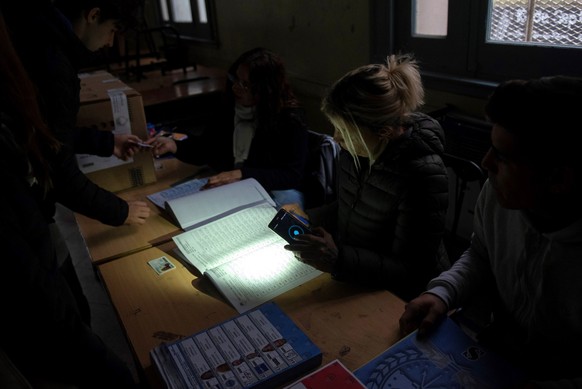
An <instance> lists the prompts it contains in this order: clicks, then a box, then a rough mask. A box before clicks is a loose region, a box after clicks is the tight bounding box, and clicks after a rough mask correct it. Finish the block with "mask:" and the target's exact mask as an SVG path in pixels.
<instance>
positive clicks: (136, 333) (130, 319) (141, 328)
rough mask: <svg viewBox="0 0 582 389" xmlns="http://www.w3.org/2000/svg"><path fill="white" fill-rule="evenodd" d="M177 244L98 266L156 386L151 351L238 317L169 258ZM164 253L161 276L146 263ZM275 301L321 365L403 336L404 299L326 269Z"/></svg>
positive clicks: (354, 358) (360, 359)
mask: <svg viewBox="0 0 582 389" xmlns="http://www.w3.org/2000/svg"><path fill="white" fill-rule="evenodd" d="M174 247H175V245H174V244H173V242H168V243H166V244H165V245H161V246H159V248H158V247H154V248H149V249H146V250H142V251H140V252H137V253H134V254H130V255H127V256H125V257H123V258H119V259H116V260H115V261H111V262H107V263H103V264H100V265H99V266H98V271H99V274H100V275H101V277H102V280H103V282H104V285H105V286H106V288H107V290H108V293H109V296H110V297H111V300H112V302H113V305H114V306H115V309H116V310H117V314H118V316H119V318H120V320H121V323H122V325H123V328H124V330H125V332H126V335H127V337H128V339H129V343H130V345H131V347H132V349H133V352H134V354H135V356H136V359H137V361H138V362H139V365H140V366H141V367H142V369H143V372H144V374H145V377H146V378H147V380H148V382H149V383H151V386H152V387H153V388H158V387H159V388H162V387H163V386H164V385H163V384H162V383H161V382H160V379H159V377H158V375H157V372H156V371H155V367H154V366H153V365H152V364H151V361H150V357H149V352H150V350H151V349H152V348H154V347H156V346H157V345H159V344H160V343H161V342H166V341H174V340H177V339H179V338H181V337H185V336H189V335H191V334H193V333H195V332H198V331H201V330H204V329H206V328H208V327H211V326H213V325H215V324H217V323H219V322H222V321H224V320H227V319H230V318H232V317H234V316H236V315H237V312H236V310H235V309H234V308H232V307H231V306H230V305H229V304H228V303H227V302H226V301H225V300H224V299H223V298H222V297H221V296H220V294H219V292H218V291H217V289H215V288H214V286H213V285H212V284H211V283H210V281H208V280H207V279H205V278H203V277H201V278H199V277H197V276H196V275H194V274H192V273H191V272H190V271H189V270H188V269H187V268H186V267H184V266H183V265H182V264H181V263H180V261H178V260H177V259H175V258H174V257H173V256H172V255H171V253H172V249H173V248H174ZM162 249H163V250H162ZM162 255H165V256H166V257H168V258H169V259H170V261H171V262H173V263H174V264H175V265H176V269H174V270H171V271H169V272H166V273H164V274H162V275H157V274H156V273H155V272H154V271H153V269H151V268H150V267H149V265H148V263H147V262H148V261H149V260H151V259H154V258H159V257H160V256H162ZM274 301H275V302H276V303H277V304H278V305H279V306H280V307H281V308H282V309H283V311H285V312H286V313H287V314H288V315H289V316H290V317H291V318H292V319H293V320H294V321H295V323H296V324H297V325H298V326H299V327H300V328H301V329H302V330H303V331H305V333H306V334H307V335H308V336H309V337H310V338H311V339H312V340H313V341H314V343H315V344H317V345H318V347H319V348H320V349H321V350H322V352H323V364H325V363H327V362H329V361H331V360H333V359H336V358H337V359H339V360H341V361H342V362H343V363H344V364H345V365H346V366H347V367H348V368H349V369H351V370H354V369H356V368H358V367H359V366H361V365H362V364H364V363H365V362H367V361H369V360H370V359H371V358H372V357H374V356H375V355H377V354H378V353H380V352H381V351H383V350H384V349H386V348H387V347H389V346H390V345H392V344H394V343H395V342H396V341H397V340H398V339H399V332H398V319H399V317H400V315H401V314H402V312H403V311H404V302H403V301H402V300H400V299H399V298H398V297H396V296H394V295H392V294H391V293H389V292H387V291H383V290H372V289H366V288H363V287H359V286H355V285H351V284H348V283H341V282H337V281H334V280H332V279H331V278H330V276H329V274H323V275H321V276H319V277H318V278H316V279H314V280H312V281H310V282H308V283H306V284H304V285H302V286H299V287H297V288H295V289H293V290H291V291H289V292H287V293H285V294H283V295H281V296H279V297H277V298H275V299H274Z"/></svg>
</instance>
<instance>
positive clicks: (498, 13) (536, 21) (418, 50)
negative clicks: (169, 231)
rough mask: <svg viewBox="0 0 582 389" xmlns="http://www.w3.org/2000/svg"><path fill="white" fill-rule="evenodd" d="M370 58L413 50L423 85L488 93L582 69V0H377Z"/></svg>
mask: <svg viewBox="0 0 582 389" xmlns="http://www.w3.org/2000/svg"><path fill="white" fill-rule="evenodd" d="M371 7H372V15H374V16H373V19H372V22H373V27H372V28H373V32H374V33H373V40H372V49H373V52H372V60H373V61H376V62H382V61H384V60H385V58H386V55H387V54H391V53H396V52H405V53H412V54H414V56H415V57H416V58H417V59H418V60H419V63H420V66H421V71H422V72H423V79H424V81H425V85H426V86H427V87H430V88H436V89H440V90H445V91H449V92H453V93H461V94H466V95H470V96H475V97H485V98H486V97H487V96H488V95H489V93H491V90H492V88H494V87H495V85H497V83H498V82H500V81H503V80H507V79H512V78H534V77H542V76H549V75H555V74H563V75H569V76H577V77H582V66H580V64H581V63H582V0H371Z"/></svg>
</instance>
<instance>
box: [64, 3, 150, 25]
mask: <svg viewBox="0 0 582 389" xmlns="http://www.w3.org/2000/svg"><path fill="white" fill-rule="evenodd" d="M53 4H54V6H55V7H56V8H58V9H59V11H61V12H62V13H63V14H64V15H65V16H66V17H67V18H68V19H69V20H76V19H77V18H79V17H80V16H81V15H82V12H83V11H86V10H90V9H92V8H99V9H100V10H101V14H100V17H101V22H104V21H106V20H112V19H113V20H117V21H118V23H119V28H131V27H134V26H135V25H136V23H137V21H138V17H139V12H140V10H141V7H142V6H143V0H54V1H53Z"/></svg>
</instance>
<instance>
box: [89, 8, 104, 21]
mask: <svg viewBox="0 0 582 389" xmlns="http://www.w3.org/2000/svg"><path fill="white" fill-rule="evenodd" d="M100 16H101V9H100V8H91V9H90V10H89V11H87V13H86V14H85V20H86V21H87V23H88V24H92V23H99V17H100Z"/></svg>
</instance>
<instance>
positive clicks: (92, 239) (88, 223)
mask: <svg viewBox="0 0 582 389" xmlns="http://www.w3.org/2000/svg"><path fill="white" fill-rule="evenodd" d="M155 165H156V177H157V182H155V183H152V184H148V185H144V186H140V187H137V188H132V189H128V190H125V191H122V192H119V193H118V196H119V197H121V198H123V199H125V200H142V201H146V202H148V204H149V205H150V209H151V214H150V217H149V218H148V219H147V220H146V223H145V224H143V225H137V226H136V225H133V226H127V225H123V226H119V227H112V226H108V225H105V224H103V223H101V222H99V221H97V220H94V219H90V218H88V217H86V216H83V215H80V214H75V218H76V219H77V223H78V225H79V229H80V231H81V235H82V236H83V238H84V240H85V245H86V246H87V249H88V250H89V254H90V256H91V261H92V262H93V264H94V265H97V264H99V263H103V262H107V261H110V260H113V259H116V258H119V257H122V256H124V255H127V254H129V253H133V252H136V251H140V250H144V249H147V248H149V247H153V246H155V245H157V244H159V243H163V242H165V241H168V240H170V239H171V236H172V235H174V234H176V233H177V232H179V231H181V230H180V228H179V227H177V226H176V225H175V224H174V223H173V222H172V221H170V219H169V217H168V216H167V215H166V214H165V213H164V212H163V211H162V210H160V209H159V208H158V207H156V206H155V205H154V204H152V203H151V202H150V201H149V200H147V198H146V195H148V194H151V193H155V192H158V191H160V190H163V189H167V188H168V187H170V185H171V184H173V183H175V182H177V181H180V180H181V179H184V178H185V177H190V176H192V175H195V174H197V173H200V172H201V167H199V166H194V165H189V164H185V163H183V162H180V161H178V160H177V159H175V158H169V159H160V160H156V161H155Z"/></svg>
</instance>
